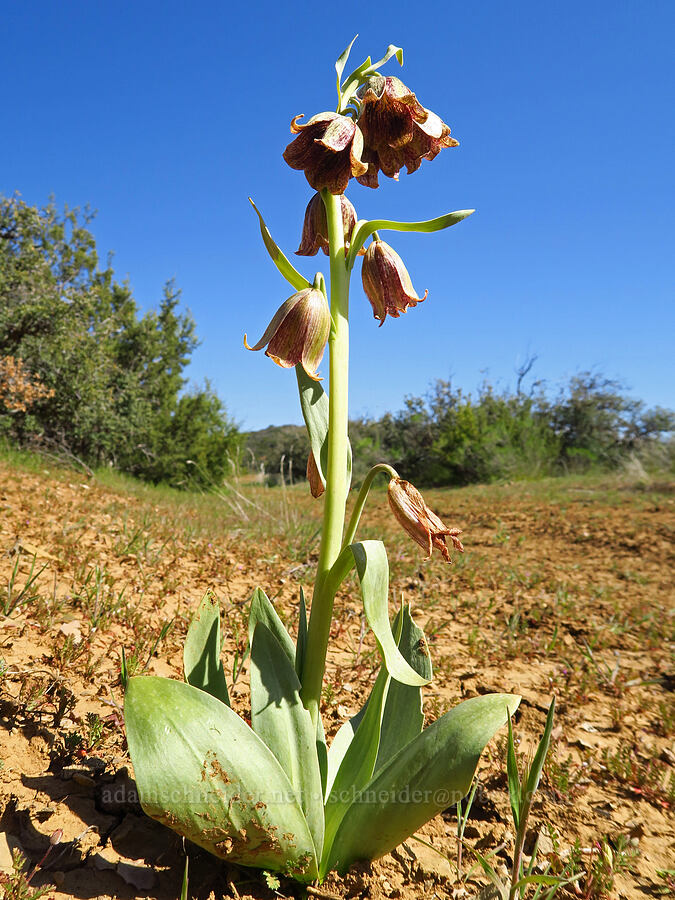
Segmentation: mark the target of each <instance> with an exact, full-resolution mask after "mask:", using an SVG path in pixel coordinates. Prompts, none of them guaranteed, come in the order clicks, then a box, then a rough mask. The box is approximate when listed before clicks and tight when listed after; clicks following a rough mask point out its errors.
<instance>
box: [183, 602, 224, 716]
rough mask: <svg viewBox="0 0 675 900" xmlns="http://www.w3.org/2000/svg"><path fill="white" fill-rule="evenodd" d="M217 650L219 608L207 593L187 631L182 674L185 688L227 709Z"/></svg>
mask: <svg viewBox="0 0 675 900" xmlns="http://www.w3.org/2000/svg"><path fill="white" fill-rule="evenodd" d="M220 649H221V640H220V607H219V604H218V601H217V600H216V598H215V597H214V596H213V595H212V594H210V593H207V594H206V595H205V596H204V598H203V600H202V602H201V603H200V604H199V609H198V610H197V612H196V613H195V615H194V616H193V618H192V622H190V627H189V628H188V633H187V636H186V638H185V644H184V645H183V671H184V673H185V680H186V681H187V683H188V684H191V685H192V686H193V687H196V688H199V689H200V690H202V691H206V692H207V693H208V694H211V695H212V696H213V697H217V698H218V700H221V701H222V702H223V703H226V704H227V705H228V706H229V705H230V695H229V693H228V690H227V682H226V680H225V672H224V671H223V664H222V662H221V660H220Z"/></svg>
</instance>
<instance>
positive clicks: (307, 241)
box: [295, 193, 356, 256]
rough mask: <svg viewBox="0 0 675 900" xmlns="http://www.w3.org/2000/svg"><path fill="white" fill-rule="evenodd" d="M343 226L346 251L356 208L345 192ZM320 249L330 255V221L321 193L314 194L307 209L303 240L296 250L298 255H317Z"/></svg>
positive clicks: (341, 202)
mask: <svg viewBox="0 0 675 900" xmlns="http://www.w3.org/2000/svg"><path fill="white" fill-rule="evenodd" d="M340 205H341V207H342V226H343V229H344V235H345V252H346V251H347V250H348V249H349V238H350V236H351V233H352V231H353V229H354V226H355V225H356V210H355V209H354V206H353V205H352V203H351V202H350V201H349V200H348V199H347V198H346V197H345V195H344V194H342V195H341V197H340ZM319 250H323V252H324V253H325V254H326V255H328V221H327V219H326V207H325V205H324V202H323V200H322V199H321V194H318V193H317V194H314V196H313V197H312V199H311V200H310V201H309V203H308V204H307V209H306V210H305V221H304V224H303V226H302V240H301V241H300V246H299V247H298V249H297V250H296V251H295V252H296V254H297V255H298V256H316V254H317V253H318V251H319Z"/></svg>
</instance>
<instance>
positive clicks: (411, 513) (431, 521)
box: [388, 478, 464, 562]
mask: <svg viewBox="0 0 675 900" xmlns="http://www.w3.org/2000/svg"><path fill="white" fill-rule="evenodd" d="M388 495H389V506H390V507H391V511H392V512H393V513H394V516H395V517H396V520H397V521H398V523H399V524H400V525H401V527H402V528H403V529H404V531H406V532H407V533H408V534H409V535H410V537H411V538H412V539H413V540H414V541H416V542H417V543H418V544H419V545H420V547H423V548H424V550H426V551H427V555H426V559H429V558H430V556H431V554H432V551H433V549H434V548H436V549H437V550H440V551H441V553H442V554H443V559H445V561H446V562H450V552H449V550H448V547H447V544H446V542H445V539H446V537H449V538H450V540H451V541H452V545H453V547H454V548H455V549H456V550H459V552H460V553H463V552H464V547H463V546H462V542H461V541H460V539H459V535H460V534H461V533H462V532H461V530H460V529H459V528H446V526H445V525H444V524H443V522H441V520H440V519H439V517H438V516H437V515H436V513H435V512H433V511H432V510H430V509H429V507H428V506H427V505H426V503H425V502H424V497H423V496H422V495H421V494H420V492H419V491H418V490H417V488H416V487H415V486H414V485H412V484H410V482H409V481H403V479H402V478H392V479H391V481H390V482H389V490H388Z"/></svg>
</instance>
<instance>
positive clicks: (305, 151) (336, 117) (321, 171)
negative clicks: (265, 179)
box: [284, 112, 368, 194]
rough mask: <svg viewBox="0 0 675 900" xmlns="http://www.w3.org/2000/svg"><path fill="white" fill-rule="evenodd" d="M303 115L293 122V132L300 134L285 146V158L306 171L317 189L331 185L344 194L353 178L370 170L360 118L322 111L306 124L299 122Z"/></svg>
mask: <svg viewBox="0 0 675 900" xmlns="http://www.w3.org/2000/svg"><path fill="white" fill-rule="evenodd" d="M301 118H302V115H300V116H295V118H294V119H293V121H292V122H291V133H292V134H297V135H298V136H297V137H296V138H295V140H293V141H291V143H290V144H289V145H288V147H286V149H285V150H284V159H285V160H286V162H287V163H288V165H289V166H290V167H291V169H301V170H303V171H304V173H305V178H306V179H307V181H309V183H310V184H311V186H312V187H313V188H314V190H315V191H321V190H323V188H327V189H328V190H329V191H330V192H331V194H344V192H345V190H346V188H347V184H348V183H349V179H350V178H351V177H352V176H356V175H364V174H365V173H366V171H367V170H368V166H367V165H366V164H365V163H364V162H363V160H362V159H361V151H362V149H363V136H362V134H361V131H360V130H359V128H358V126H357V125H356V122H354V120H353V119H350V118H349V117H348V116H342V115H340V114H339V113H335V112H322V113H318V114H317V115H316V116H312V118H311V119H310V120H309V122H306V123H305V124H303V125H300V124H299V123H298V119H301Z"/></svg>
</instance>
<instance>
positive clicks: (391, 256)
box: [361, 240, 429, 325]
mask: <svg viewBox="0 0 675 900" xmlns="http://www.w3.org/2000/svg"><path fill="white" fill-rule="evenodd" d="M361 278H362V280H363V290H364V291H365V292H366V296H367V297H368V299H369V300H370V303H371V305H372V307H373V316H374V317H375V318H376V319H379V320H380V325H382V324H383V323H384V320H385V319H386V317H387V313H389V315H390V316H393V317H394V318H395V319H397V318H398V317H399V316H400V314H401V313H402V312H405V311H406V310H407V309H408V307H409V306H417V304H418V303H421V302H422V301H423V300H426V298H427V295H428V293H429V291H425V292H424V296H423V297H418V296H417V294H416V293H415V289H414V288H413V286H412V281H411V280H410V275H408V270H407V269H406V267H405V266H404V265H403V260H402V259H401V257H400V256H399V255H398V253H397V252H396V251H395V250H394V249H393V247H390V246H389V244H386V243H385V242H384V241H380V240H374V241H372V242H371V243H370V245H369V246H368V249H367V250H366V255H365V256H364V257H363V266H362V268H361Z"/></svg>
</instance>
